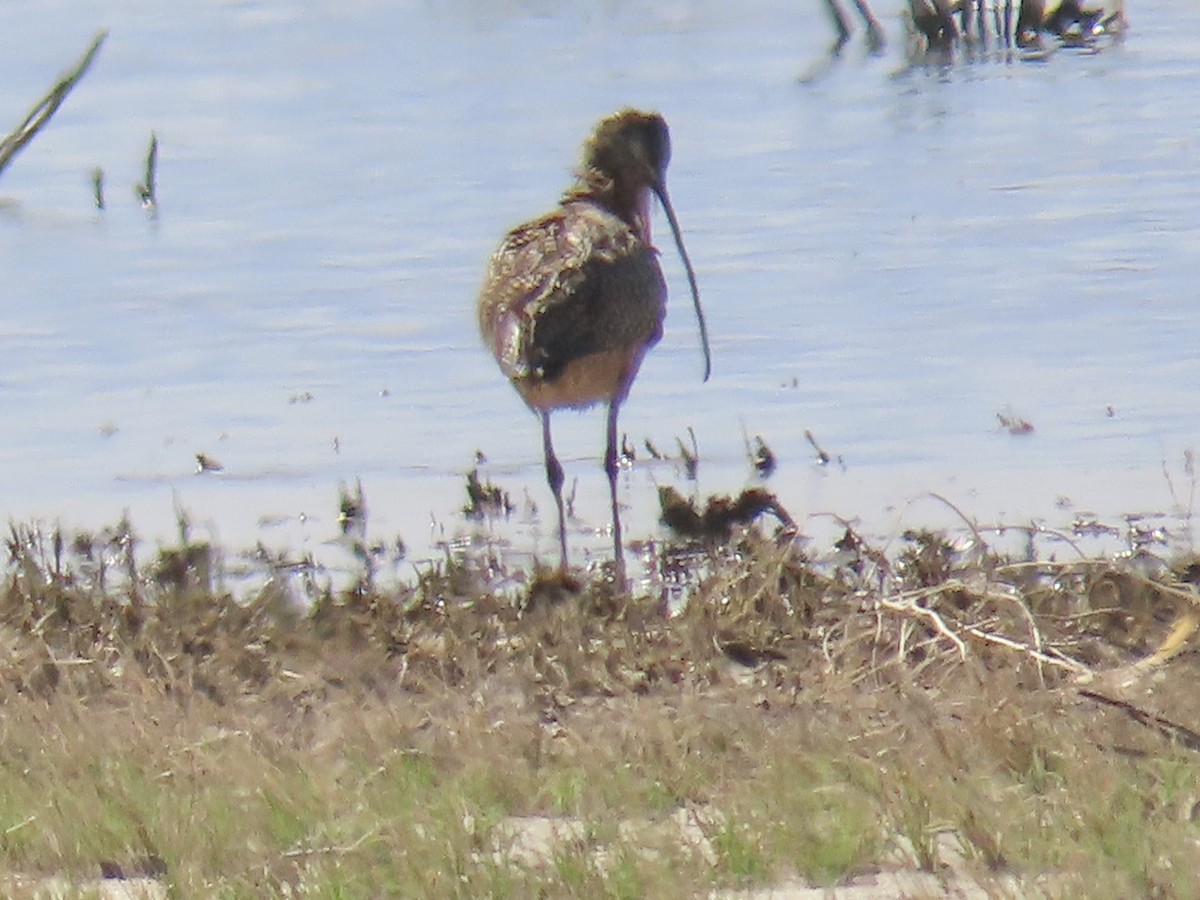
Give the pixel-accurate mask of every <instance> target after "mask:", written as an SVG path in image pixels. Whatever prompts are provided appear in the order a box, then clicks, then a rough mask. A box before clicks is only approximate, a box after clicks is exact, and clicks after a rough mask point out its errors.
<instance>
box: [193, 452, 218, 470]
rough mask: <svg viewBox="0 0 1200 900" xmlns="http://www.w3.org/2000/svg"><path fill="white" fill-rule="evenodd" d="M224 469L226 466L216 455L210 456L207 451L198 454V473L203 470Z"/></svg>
mask: <svg viewBox="0 0 1200 900" xmlns="http://www.w3.org/2000/svg"><path fill="white" fill-rule="evenodd" d="M224 470H225V467H224V466H223V465H221V463H220V461H219V460H218V459H217V458H216V457H213V456H209V455H208V454H207V453H197V454H196V474H197V475H199V474H201V473H203V472H223V471H224Z"/></svg>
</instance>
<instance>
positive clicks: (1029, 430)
mask: <svg viewBox="0 0 1200 900" xmlns="http://www.w3.org/2000/svg"><path fill="white" fill-rule="evenodd" d="M996 419H997V421H999V423H1000V427H1001V428H1003V429H1004V430H1005V431H1007V432H1008V433H1009V434H1011V435H1014V436H1016V437H1022V436H1025V435H1030V434H1033V432H1034V427H1033V423H1032V422H1030V421H1029V420H1028V419H1023V418H1021V417H1020V416H1018V415H1017V414H1016V413H1013V412H998V413H996Z"/></svg>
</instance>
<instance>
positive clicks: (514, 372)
mask: <svg viewBox="0 0 1200 900" xmlns="http://www.w3.org/2000/svg"><path fill="white" fill-rule="evenodd" d="M665 301H666V286H665V283H664V282H663V277H662V272H661V270H660V269H659V266H658V261H657V258H656V255H655V251H654V250H653V248H651V247H649V246H647V245H646V244H645V243H643V242H642V241H641V240H639V239H638V237H637V236H636V235H635V234H634V233H633V232H632V231H631V230H630V229H629V227H628V226H627V225H626V224H625V223H624V222H622V221H621V220H620V219H619V218H617V217H616V216H614V215H612V214H611V213H609V212H607V211H606V210H604V209H602V208H600V207H597V206H595V205H594V204H591V203H586V202H572V203H568V204H565V205H564V206H562V207H561V208H559V209H558V210H555V211H554V212H553V213H550V214H549V215H547V216H544V217H542V218H540V219H536V220H534V221H532V222H528V223H526V224H524V225H521V226H519V227H518V228H515V229H513V230H512V231H511V232H510V233H509V234H508V236H507V237H506V238H505V240H504V242H503V243H502V244H501V246H500V248H499V249H498V250H497V251H496V253H495V254H493V256H492V259H491V261H490V263H489V265H488V272H487V276H486V278H485V280H484V286H483V290H482V291H481V292H480V299H479V321H480V329H481V331H482V332H483V336H484V340H485V341H487V343H488V345H489V347H490V348H491V350H492V352H493V354H494V355H495V357H496V360H497V362H498V363H499V364H500V368H501V369H502V370H503V371H504V373H505V375H507V376H508V377H509V378H511V379H522V378H536V379H544V380H552V379H553V378H554V377H555V376H556V375H557V374H558V373H559V372H561V371H562V368H563V367H564V366H565V365H567V364H568V363H569V362H571V360H573V359H578V358H579V357H581V356H586V355H588V354H590V353H595V352H598V351H601V350H606V349H612V348H616V347H622V346H629V345H631V344H632V343H633V342H640V343H642V344H651V343H654V342H655V341H657V339H658V336H659V334H660V333H661V323H662V317H663V309H664V304H665Z"/></svg>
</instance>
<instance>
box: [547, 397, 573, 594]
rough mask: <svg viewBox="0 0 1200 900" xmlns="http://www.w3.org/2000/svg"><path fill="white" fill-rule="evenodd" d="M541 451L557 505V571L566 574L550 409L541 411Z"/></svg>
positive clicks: (560, 480) (563, 522)
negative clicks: (558, 560) (558, 562)
mask: <svg viewBox="0 0 1200 900" xmlns="http://www.w3.org/2000/svg"><path fill="white" fill-rule="evenodd" d="M542 452H543V453H544V454H545V457H546V481H548V482H549V483H550V490H552V491H553V492H554V505H555V506H557V507H558V551H559V558H560V560H561V562H560V564H559V571H561V572H562V574H563V575H566V574H567V522H566V517H565V516H564V515H563V498H562V486H563V469H562V464H561V463H559V461H558V457H557V456H555V455H554V444H553V443H552V442H551V440H550V411H549V410H545V411H543V412H542Z"/></svg>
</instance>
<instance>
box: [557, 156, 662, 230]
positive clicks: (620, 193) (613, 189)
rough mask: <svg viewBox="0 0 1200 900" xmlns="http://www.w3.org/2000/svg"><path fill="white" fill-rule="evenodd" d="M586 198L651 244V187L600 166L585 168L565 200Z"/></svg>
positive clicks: (585, 200)
mask: <svg viewBox="0 0 1200 900" xmlns="http://www.w3.org/2000/svg"><path fill="white" fill-rule="evenodd" d="M573 201H584V202H588V203H595V204H596V205H597V206H602V207H604V208H605V209H607V210H608V211H609V212H611V213H612V214H613V215H614V216H616V217H617V218H619V219H620V220H621V221H622V222H624V223H625V224H626V225H628V226H629V227H630V229H631V230H632V231H633V232H634V234H636V235H637V236H638V237H639V238H641V239H642V240H643V241H645V242H646V243H647V244H648V243H650V189H649V188H648V187H646V186H645V185H638V184H632V183H630V182H628V181H624V180H621V179H618V178H614V177H613V176H612V175H609V174H608V173H607V172H603V171H601V170H600V169H595V168H585V169H581V170H580V171H579V172H578V173H576V176H575V183H574V184H573V185H571V187H569V188H567V190H566V192H565V193H564V194H563V199H562V202H563V203H570V202H573Z"/></svg>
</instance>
